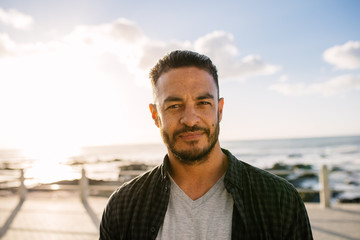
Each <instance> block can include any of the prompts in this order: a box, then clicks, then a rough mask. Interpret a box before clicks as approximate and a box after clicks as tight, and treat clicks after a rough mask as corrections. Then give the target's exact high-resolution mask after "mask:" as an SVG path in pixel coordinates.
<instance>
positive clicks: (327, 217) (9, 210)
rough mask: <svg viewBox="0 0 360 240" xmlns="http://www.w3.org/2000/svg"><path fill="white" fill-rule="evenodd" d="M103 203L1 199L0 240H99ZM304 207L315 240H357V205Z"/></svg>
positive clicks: (74, 198) (73, 198) (58, 195)
mask: <svg viewBox="0 0 360 240" xmlns="http://www.w3.org/2000/svg"><path fill="white" fill-rule="evenodd" d="M106 202H107V199H106V198H103V197H88V204H85V205H84V204H83V202H82V201H81V200H80V197H79V195H78V194H76V193H74V192H66V191H53V192H31V193H28V195H27V197H26V200H25V201H23V202H22V201H19V197H18V196H17V195H8V196H0V227H1V229H0V239H2V240H16V239H21V240H22V239H27V240H35V239H36V240H41V239H46V240H47V239H55V240H57V239H64V240H66V239H71V240H74V239H81V240H87V239H89V240H90V239H91V240H95V239H98V238H99V235H98V229H99V228H98V224H99V220H100V218H101V214H102V211H103V208H104V206H105V204H106ZM306 207H307V209H308V214H309V217H310V221H311V225H312V229H313V235H314V239H326V240H339V239H345V240H355V239H357V240H358V239H360V204H335V205H333V206H332V207H331V208H326V209H324V208H321V207H320V205H319V204H306Z"/></svg>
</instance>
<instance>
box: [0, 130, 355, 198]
mask: <svg viewBox="0 0 360 240" xmlns="http://www.w3.org/2000/svg"><path fill="white" fill-rule="evenodd" d="M221 146H222V147H223V148H226V149H228V150H230V151H231V152H232V153H233V154H234V155H235V156H236V157H237V158H238V159H240V160H242V161H244V162H247V163H249V164H251V165H253V166H256V167H259V168H263V169H266V168H271V167H273V166H274V165H275V164H276V163H282V164H287V165H295V164H306V165H310V166H311V167H312V169H314V170H318V169H320V167H321V166H322V165H324V164H325V165H327V167H328V169H330V170H332V169H337V171H336V172H334V173H332V174H331V175H330V184H331V186H332V188H335V189H349V188H351V189H355V192H358V193H359V195H360V189H359V188H360V187H359V186H360V136H342V137H321V138H298V139H272V140H271V139H268V140H248V141H245V140H241V141H221ZM165 153H166V148H165V146H164V145H163V144H134V145H111V146H90V147H84V148H82V149H81V151H80V153H79V154H77V155H76V156H69V157H68V158H66V159H63V160H62V161H60V162H57V161H52V160H51V159H45V160H44V159H42V160H39V159H31V158H28V157H27V156H24V155H23V154H22V153H21V151H20V150H17V149H2V150H0V174H1V175H0V188H1V186H4V184H5V183H6V182H7V181H8V180H9V179H10V178H14V177H15V176H17V173H14V171H9V169H20V168H23V169H25V177H26V179H27V180H26V184H27V185H29V186H31V185H36V184H39V183H50V182H55V181H60V180H72V179H77V178H79V177H80V172H81V168H83V167H84V168H85V169H86V171H87V176H88V177H89V178H92V179H97V180H114V181H116V180H117V179H118V177H119V167H120V166H122V165H127V164H131V163H146V164H149V165H157V164H160V163H161V162H162V160H163V157H164V155H165ZM53 154H54V156H55V155H56V154H57V153H53ZM349 183H351V184H349ZM312 184H313V186H310V188H314V189H316V188H318V186H317V185H316V183H312Z"/></svg>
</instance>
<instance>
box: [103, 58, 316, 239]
mask: <svg viewBox="0 0 360 240" xmlns="http://www.w3.org/2000/svg"><path fill="white" fill-rule="evenodd" d="M150 78H151V81H152V87H153V95H154V104H150V111H151V115H152V118H153V120H154V122H155V125H156V126H157V127H158V128H159V129H160V132H161V136H162V138H163V141H164V143H165V144H166V146H167V150H168V151H167V155H166V156H165V158H164V161H163V163H162V164H161V165H159V166H157V167H156V168H154V169H153V170H151V171H149V172H146V173H145V174H143V175H141V176H139V177H137V178H135V179H134V180H132V181H130V182H128V183H125V184H124V185H123V186H121V187H120V188H119V189H118V190H116V191H115V192H114V193H113V194H112V196H111V197H110V199H109V202H108V204H107V206H106V208H105V210H104V213H103V217H102V220H101V225H100V239H302V240H303V239H312V233H311V227H310V223H309V219H308V216H307V213H306V209H305V207H304V204H303V202H302V200H301V198H300V196H299V195H298V193H297V191H296V189H295V188H294V187H293V186H292V185H291V184H289V183H288V182H286V181H285V180H283V179H281V178H279V177H276V176H274V175H271V174H269V173H267V172H265V171H263V170H260V169H257V168H255V167H252V166H250V165H248V164H246V163H244V162H241V161H239V160H237V159H236V158H235V157H234V156H233V155H232V154H231V153H230V152H229V151H227V150H225V149H222V148H221V147H220V143H219V140H218V136H219V123H220V121H221V119H222V114H223V106H224V99H223V98H219V85H218V76H217V70H216V67H215V66H214V65H213V63H212V62H211V60H210V59H209V58H208V57H206V56H204V55H200V54H198V53H195V52H191V51H174V52H171V53H170V54H168V55H166V56H165V57H164V58H163V59H161V60H159V62H158V63H157V64H156V65H155V67H154V68H153V69H152V70H151V72H150Z"/></svg>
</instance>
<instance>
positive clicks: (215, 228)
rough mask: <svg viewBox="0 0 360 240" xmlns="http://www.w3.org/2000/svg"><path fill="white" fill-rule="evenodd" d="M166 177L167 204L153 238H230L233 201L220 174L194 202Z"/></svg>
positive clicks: (189, 239)
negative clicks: (168, 183) (169, 182)
mask: <svg viewBox="0 0 360 240" xmlns="http://www.w3.org/2000/svg"><path fill="white" fill-rule="evenodd" d="M170 179H171V190H170V199H169V205H168V208H167V211H166V215H165V219H164V223H163V225H162V226H161V227H160V229H159V232H158V235H157V237H156V239H164V240H165V239H166V240H168V239H186V240H191V239H194V240H200V239H204V240H205V239H218V240H221V239H231V227H232V213H233V205H234V201H233V198H232V196H231V194H230V193H228V192H227V191H226V189H225V185H224V176H222V177H221V178H220V179H219V181H218V182H217V183H216V184H215V185H214V186H213V187H212V188H211V189H210V190H209V191H208V192H207V193H205V194H204V195H203V196H202V197H200V198H198V199H196V200H195V201H194V200H192V199H191V198H190V197H189V196H187V195H186V194H185V193H184V192H183V191H182V190H181V188H180V187H179V186H178V185H177V184H176V183H175V181H174V180H173V179H172V178H171V177H170Z"/></svg>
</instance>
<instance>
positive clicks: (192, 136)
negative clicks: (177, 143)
mask: <svg viewBox="0 0 360 240" xmlns="http://www.w3.org/2000/svg"><path fill="white" fill-rule="evenodd" d="M203 134H204V132H202V131H196V132H184V133H181V134H179V137H180V138H181V139H183V140H185V141H195V140H199V139H200V138H201V137H202V135H203Z"/></svg>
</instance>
